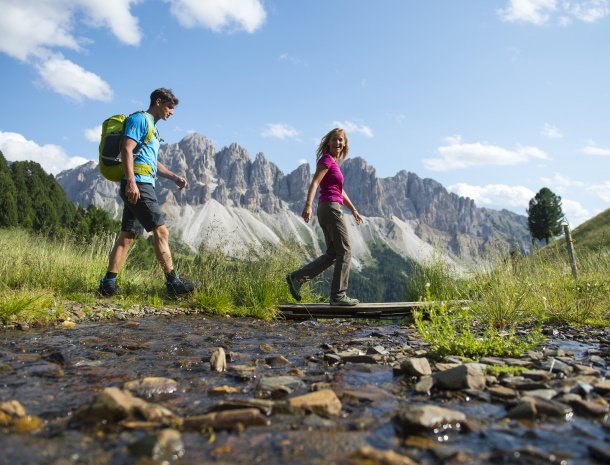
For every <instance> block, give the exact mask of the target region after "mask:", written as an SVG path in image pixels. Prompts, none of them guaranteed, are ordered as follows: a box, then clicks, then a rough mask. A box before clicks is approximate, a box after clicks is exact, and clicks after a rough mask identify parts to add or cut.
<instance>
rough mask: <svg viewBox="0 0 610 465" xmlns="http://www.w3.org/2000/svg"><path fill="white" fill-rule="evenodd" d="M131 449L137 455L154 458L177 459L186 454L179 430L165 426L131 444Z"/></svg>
mask: <svg viewBox="0 0 610 465" xmlns="http://www.w3.org/2000/svg"><path fill="white" fill-rule="evenodd" d="M129 451H130V452H131V453H132V454H133V455H135V456H147V457H150V458H152V459H153V460H168V461H175V460H177V459H179V458H180V457H182V456H183V455H184V443H183V442H182V436H181V435H180V432H179V431H176V430H175V429H171V428H165V429H162V430H161V431H159V433H158V434H150V435H146V436H145V437H144V438H142V439H140V440H139V441H137V442H135V443H133V444H131V445H130V446H129Z"/></svg>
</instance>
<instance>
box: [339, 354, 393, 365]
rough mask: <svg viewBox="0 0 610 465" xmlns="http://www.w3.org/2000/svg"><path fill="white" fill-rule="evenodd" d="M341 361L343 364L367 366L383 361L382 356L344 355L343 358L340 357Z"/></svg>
mask: <svg viewBox="0 0 610 465" xmlns="http://www.w3.org/2000/svg"><path fill="white" fill-rule="evenodd" d="M341 361H343V362H344V363H368V364H377V363H380V362H382V361H383V356H382V355H367V354H362V355H346V356H345V357H341Z"/></svg>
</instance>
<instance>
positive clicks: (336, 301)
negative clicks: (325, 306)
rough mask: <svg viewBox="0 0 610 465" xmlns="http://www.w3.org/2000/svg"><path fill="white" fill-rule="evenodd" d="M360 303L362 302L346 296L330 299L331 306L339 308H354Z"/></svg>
mask: <svg viewBox="0 0 610 465" xmlns="http://www.w3.org/2000/svg"><path fill="white" fill-rule="evenodd" d="M359 303H360V301H359V300H358V299H353V298H351V297H348V296H347V295H346V294H343V295H341V296H338V297H331V298H330V304H331V305H332V306H337V307H353V306H355V305H358V304H359Z"/></svg>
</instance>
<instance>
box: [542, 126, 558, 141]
mask: <svg viewBox="0 0 610 465" xmlns="http://www.w3.org/2000/svg"><path fill="white" fill-rule="evenodd" d="M540 134H541V135H542V136H544V137H546V138H547V139H561V138H562V137H563V134H562V133H561V131H560V130H559V128H558V127H557V126H554V125H552V124H548V123H547V124H545V125H544V126H543V127H542V130H541V131H540Z"/></svg>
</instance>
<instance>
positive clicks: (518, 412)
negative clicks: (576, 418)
mask: <svg viewBox="0 0 610 465" xmlns="http://www.w3.org/2000/svg"><path fill="white" fill-rule="evenodd" d="M571 413H572V409H571V408H570V407H569V406H567V405H565V404H562V403H560V402H556V401H552V400H546V399H543V398H542V397H530V396H526V397H524V398H523V399H521V401H520V402H519V403H518V404H517V405H516V406H515V407H513V408H512V409H510V410H509V411H508V413H507V414H506V416H507V417H508V418H514V419H526V420H536V419H541V418H542V417H553V418H561V419H564V420H565V419H566V418H567V416H568V415H570V414H571Z"/></svg>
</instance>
